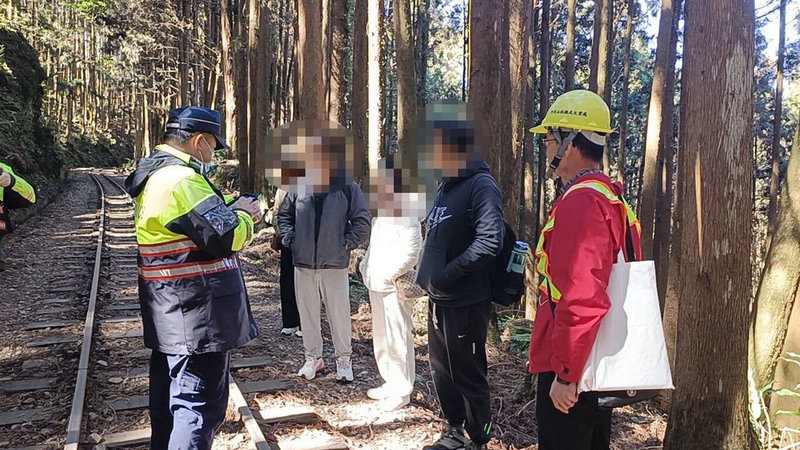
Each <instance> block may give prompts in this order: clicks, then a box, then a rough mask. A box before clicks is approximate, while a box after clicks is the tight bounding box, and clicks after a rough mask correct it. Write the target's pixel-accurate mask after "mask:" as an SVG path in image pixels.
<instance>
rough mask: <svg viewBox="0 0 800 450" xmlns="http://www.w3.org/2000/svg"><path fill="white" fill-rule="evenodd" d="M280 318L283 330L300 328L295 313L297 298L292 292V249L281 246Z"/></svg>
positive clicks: (298, 318) (298, 317)
mask: <svg viewBox="0 0 800 450" xmlns="http://www.w3.org/2000/svg"><path fill="white" fill-rule="evenodd" d="M279 282H280V285H281V317H282V318H283V328H294V327H299V326H300V313H299V312H298V311H297V297H296V296H295V291H294V263H293V262H292V249H291V248H289V247H284V246H283V245H281V275H280V279H279Z"/></svg>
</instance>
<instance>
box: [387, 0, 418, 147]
mask: <svg viewBox="0 0 800 450" xmlns="http://www.w3.org/2000/svg"><path fill="white" fill-rule="evenodd" d="M393 15H394V42H395V49H396V50H395V51H396V55H397V64H396V66H397V149H398V151H400V152H411V151H413V150H414V148H416V145H415V142H414V141H415V139H414V134H413V131H414V128H415V127H416V123H417V109H418V105H417V74H416V61H415V60H414V39H413V35H412V33H411V30H412V24H411V1H410V0H395V1H394V14H393Z"/></svg>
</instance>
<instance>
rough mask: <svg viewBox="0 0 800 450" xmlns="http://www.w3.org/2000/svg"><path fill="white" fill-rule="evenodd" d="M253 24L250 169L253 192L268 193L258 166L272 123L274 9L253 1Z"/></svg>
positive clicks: (250, 75)
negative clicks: (272, 26) (271, 36)
mask: <svg viewBox="0 0 800 450" xmlns="http://www.w3.org/2000/svg"><path fill="white" fill-rule="evenodd" d="M249 21H250V30H249V39H248V41H249V46H250V58H248V67H249V71H250V74H249V82H248V90H249V95H248V97H249V101H250V105H249V108H248V109H249V114H250V120H249V123H250V139H249V140H248V141H249V145H248V147H249V148H248V157H247V170H248V179H249V180H250V188H251V189H252V192H264V190H265V189H266V183H265V179H264V174H263V173H260V172H258V171H257V170H256V167H257V166H258V164H259V161H258V159H259V155H260V154H261V153H262V150H263V149H264V148H265V146H266V141H267V131H268V130H269V124H270V121H269V110H270V105H271V103H272V102H271V99H270V96H269V95H270V94H269V92H270V90H269V84H270V67H271V66H272V60H271V59H272V52H271V51H270V49H271V45H270V43H271V40H270V39H269V28H270V26H269V25H270V10H269V7H268V5H267V2H266V1H264V0H250V20H249ZM240 164H241V162H240ZM262 166H263V165H262ZM240 170H241V168H240Z"/></svg>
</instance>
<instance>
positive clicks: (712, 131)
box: [665, 0, 755, 450]
mask: <svg viewBox="0 0 800 450" xmlns="http://www.w3.org/2000/svg"><path fill="white" fill-rule="evenodd" d="M685 26H686V34H685V36H686V40H685V44H684V53H683V55H684V60H683V63H684V65H683V85H682V99H681V132H680V139H681V144H682V145H681V151H680V154H679V159H680V166H679V169H678V170H679V174H680V175H679V176H680V181H681V185H680V190H679V195H680V199H679V205H680V209H679V213H678V214H679V216H680V250H681V258H682V259H681V270H680V273H679V280H678V281H679V282H678V283H677V286H678V293H679V294H678V296H679V297H680V299H681V303H680V311H679V313H678V314H679V323H680V324H681V326H680V327H679V329H678V340H677V344H678V346H677V354H676V358H675V359H676V368H675V375H676V377H675V384H676V390H675V393H674V396H673V401H672V408H671V413H670V421H669V424H668V426H667V435H666V441H665V448H666V449H668V450H669V449H685V448H725V449H734V448H737V449H738V448H750V439H749V435H748V413H747V359H746V355H747V347H748V344H747V333H746V330H747V327H748V309H749V304H750V292H751V289H750V279H751V278H750V276H751V261H750V249H751V240H752V236H751V219H752V205H751V200H750V199H751V194H752V184H751V181H752V176H753V174H752V170H751V169H750V168H751V167H753V166H752V164H753V156H752V152H751V149H750V144H751V142H752V133H753V127H752V113H753V97H752V88H753V53H754V27H755V23H754V7H753V2H752V1H750V0H705V1H689V2H687V5H686V20H685ZM709 36H713V37H714V38H713V39H709ZM709 55H717V57H713V58H710V57H709ZM709 299H712V300H711V301H709Z"/></svg>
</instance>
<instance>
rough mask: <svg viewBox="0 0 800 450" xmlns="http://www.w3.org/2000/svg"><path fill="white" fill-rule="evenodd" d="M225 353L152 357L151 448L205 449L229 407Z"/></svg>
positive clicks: (154, 355) (208, 447) (227, 357)
mask: <svg viewBox="0 0 800 450" xmlns="http://www.w3.org/2000/svg"><path fill="white" fill-rule="evenodd" d="M229 361H230V359H229V356H228V353H227V352H225V353H203V354H199V355H190V356H187V355H166V354H164V353H160V352H157V351H153V354H152V355H151V357H150V422H151V428H152V437H151V438H150V448H151V449H152V450H167V449H168V450H208V449H210V448H211V443H212V442H213V441H214V434H215V433H216V431H217V428H219V426H220V425H221V424H222V422H223V421H224V420H225V413H226V411H227V407H228V364H229Z"/></svg>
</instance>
